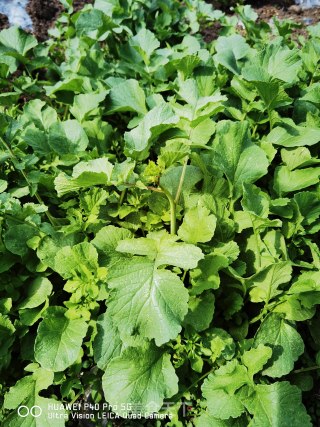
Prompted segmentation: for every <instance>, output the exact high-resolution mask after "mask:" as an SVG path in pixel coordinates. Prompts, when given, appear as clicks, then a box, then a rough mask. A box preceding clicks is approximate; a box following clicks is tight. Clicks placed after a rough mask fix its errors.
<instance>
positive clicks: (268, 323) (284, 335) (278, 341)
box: [254, 314, 304, 378]
mask: <svg viewBox="0 0 320 427" xmlns="http://www.w3.org/2000/svg"><path fill="white" fill-rule="evenodd" d="M254 342H255V344H256V345H259V344H264V345H268V346H270V347H271V348H272V358H271V359H270V363H268V365H270V366H269V367H266V369H264V371H263V373H264V374H265V375H268V376H270V377H272V378H279V377H282V376H283V375H286V374H288V373H289V372H290V371H291V370H292V369H293V366H294V363H295V361H296V360H297V359H298V358H299V356H301V354H302V353H303V351H304V343H303V340H302V338H301V336H300V334H299V333H298V332H297V330H296V329H295V328H294V324H292V323H290V322H288V321H286V320H284V319H283V318H282V317H281V316H279V315H278V314H270V315H269V316H268V317H267V318H266V320H265V321H264V322H263V323H262V324H261V326H260V328H259V330H258V332H257V334H256V336H255V341H254Z"/></svg>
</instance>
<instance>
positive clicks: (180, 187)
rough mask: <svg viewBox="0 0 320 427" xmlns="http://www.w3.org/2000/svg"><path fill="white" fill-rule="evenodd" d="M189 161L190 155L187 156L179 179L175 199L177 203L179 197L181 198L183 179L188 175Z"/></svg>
mask: <svg viewBox="0 0 320 427" xmlns="http://www.w3.org/2000/svg"><path fill="white" fill-rule="evenodd" d="M188 161H189V156H187V157H186V158H185V161H184V164H183V167H182V172H181V176H180V180H179V185H178V189H177V194H176V197H175V199H174V202H175V204H177V203H179V199H180V195H181V191H182V186H183V181H184V178H185V176H186V171H187V165H188Z"/></svg>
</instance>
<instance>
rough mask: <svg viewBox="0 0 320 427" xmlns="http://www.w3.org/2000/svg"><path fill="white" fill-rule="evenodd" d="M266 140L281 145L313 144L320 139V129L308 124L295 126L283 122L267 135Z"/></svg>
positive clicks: (299, 145) (298, 145)
mask: <svg viewBox="0 0 320 427" xmlns="http://www.w3.org/2000/svg"><path fill="white" fill-rule="evenodd" d="M267 141H268V142H270V143H271V144H274V145H281V146H282V147H301V146H305V145H308V146H309V145H315V144H317V143H318V142H319V141H320V130H319V129H318V128H312V127H310V126H297V125H295V124H294V123H283V124H281V126H277V127H275V128H274V129H272V131H271V132H270V133H269V134H268V135H267Z"/></svg>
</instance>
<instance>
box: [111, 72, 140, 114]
mask: <svg viewBox="0 0 320 427" xmlns="http://www.w3.org/2000/svg"><path fill="white" fill-rule="evenodd" d="M108 101H109V102H108V104H107V107H106V108H107V114H113V113H115V112H117V111H135V112H137V113H139V114H146V113H147V109H146V99H145V95H144V91H143V89H141V87H140V86H139V82H138V81H137V80H133V79H129V80H123V81H122V82H121V83H118V84H116V85H114V86H112V87H111V90H110V93H109V97H108Z"/></svg>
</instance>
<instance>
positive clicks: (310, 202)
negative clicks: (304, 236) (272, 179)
mask: <svg viewBox="0 0 320 427" xmlns="http://www.w3.org/2000/svg"><path fill="white" fill-rule="evenodd" d="M293 199H294V201H295V202H296V204H297V206H298V209H299V212H300V214H301V215H302V217H303V220H302V224H303V225H310V224H313V223H314V222H316V221H317V219H318V218H319V216H320V195H319V193H316V192H311V191H302V192H301V193H296V194H295V195H294V197H293Z"/></svg>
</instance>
